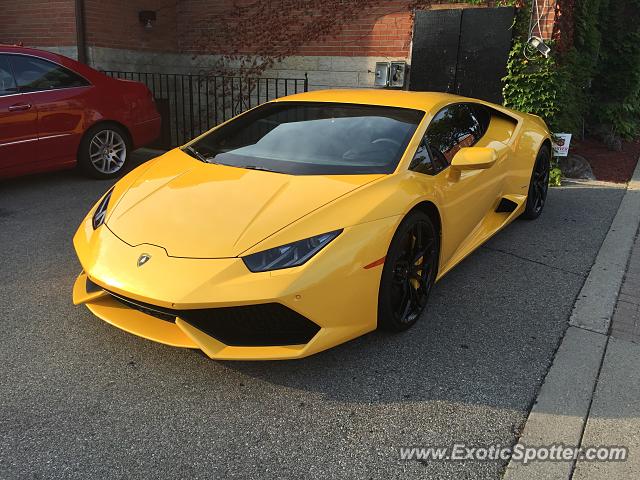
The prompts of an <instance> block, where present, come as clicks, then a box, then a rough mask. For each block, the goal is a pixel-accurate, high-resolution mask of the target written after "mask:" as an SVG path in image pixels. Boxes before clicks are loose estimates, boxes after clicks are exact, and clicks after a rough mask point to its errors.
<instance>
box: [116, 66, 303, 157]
mask: <svg viewBox="0 0 640 480" xmlns="http://www.w3.org/2000/svg"><path fill="white" fill-rule="evenodd" d="M103 73H105V74H107V75H109V76H111V77H114V78H122V79H126V80H135V81H138V82H142V83H144V84H145V85H147V87H149V90H151V93H152V94H153V97H154V99H155V101H156V105H157V107H158V110H159V111H160V115H161V116H162V134H161V138H160V139H159V141H158V142H157V143H156V144H155V146H157V147H161V148H170V147H174V146H176V145H182V144H183V143H185V142H187V141H188V140H190V139H191V138H193V137H196V136H198V135H199V134H201V133H202V132H204V131H206V130H208V129H210V128H212V127H214V126H215V125H218V124H219V123H222V122H224V121H226V120H228V119H230V118H232V117H234V116H235V115H238V114H239V113H241V112H243V111H245V110H247V109H249V108H252V107H254V106H256V105H259V104H261V103H264V102H267V101H269V100H273V99H275V98H279V97H282V96H285V95H291V94H294V93H300V92H306V91H307V90H308V89H309V81H308V79H307V76H306V74H305V78H266V77H261V78H245V77H229V76H218V75H190V74H179V73H157V72H155V73H151V72H124V71H115V70H107V71H104V72H103Z"/></svg>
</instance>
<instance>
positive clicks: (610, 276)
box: [503, 162, 640, 480]
mask: <svg viewBox="0 0 640 480" xmlns="http://www.w3.org/2000/svg"><path fill="white" fill-rule="evenodd" d="M639 225H640V162H638V165H637V166H636V169H635V171H634V174H633V177H632V179H631V181H630V182H629V184H628V185H627V191H626V193H625V195H624V197H623V199H622V201H621V203H620V207H619V208H618V212H617V213H616V216H615V218H614V219H613V222H612V223H611V227H610V228H609V232H608V233H607V236H606V237H605V239H604V242H603V243H602V246H601V247H600V251H599V252H598V255H597V257H596V260H595V263H594V264H593V266H592V267H591V270H590V272H589V276H588V277H587V279H586V281H585V283H584V285H583V287H582V290H581V291H580V294H579V295H578V299H577V300H576V303H575V305H574V308H573V311H572V313H571V317H570V320H569V325H570V326H569V328H568V329H567V332H566V334H565V336H564V338H563V340H562V343H561V344H560V347H559V348H558V351H557V352H556V355H555V357H554V359H553V364H552V365H551V368H550V369H549V372H548V373H547V376H546V377H545V380H544V382H543V384H542V387H541V388H540V392H539V393H538V397H537V398H536V402H535V404H534V406H533V408H532V409H531V412H530V413H529V417H528V418H527V422H526V424H525V426H524V429H523V431H522V434H521V435H520V438H519V439H518V443H521V444H523V445H527V446H536V445H539V446H541V445H552V444H563V445H565V446H578V445H579V444H580V442H581V439H582V435H583V432H584V429H585V424H586V421H587V417H588V415H589V408H590V406H591V402H592V398H593V393H594V390H595V386H596V382H597V380H598V375H599V374H600V369H601V366H602V360H603V358H604V355H605V352H606V346H607V342H608V336H607V334H608V331H609V324H610V322H611V317H612V316H613V311H614V308H615V305H616V302H617V299H618V292H619V290H620V286H621V284H622V280H623V278H624V274H625V271H626V266H627V262H628V260H629V255H630V254H631V250H632V248H633V242H634V239H635V235H636V232H637V230H638V226H639ZM573 468H574V464H573V462H572V461H567V462H534V463H530V464H528V465H523V464H522V463H519V462H510V463H509V465H507V469H506V471H505V474H504V477H503V478H504V479H507V480H516V479H530V478H536V479H554V480H555V479H570V478H571V477H572V474H573Z"/></svg>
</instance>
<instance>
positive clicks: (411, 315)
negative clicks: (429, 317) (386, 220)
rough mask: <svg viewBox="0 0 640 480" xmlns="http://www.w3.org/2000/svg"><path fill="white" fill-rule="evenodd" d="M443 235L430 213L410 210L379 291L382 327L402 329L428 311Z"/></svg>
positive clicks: (387, 261)
mask: <svg viewBox="0 0 640 480" xmlns="http://www.w3.org/2000/svg"><path fill="white" fill-rule="evenodd" d="M439 254H440V240H439V234H438V232H437V230H436V228H435V226H434V225H433V222H432V221H431V218H430V217H429V215H427V214H426V213H424V212H422V211H416V212H413V213H410V214H409V215H408V216H407V217H406V218H405V219H404V220H403V221H402V223H401V224H400V226H399V227H398V229H397V230H396V233H395V235H394V236H393V239H392V240H391V245H390V246H389V251H388V253H387V256H386V259H385V263H384V267H383V269H382V278H381V281H380V291H379V293H378V328H381V329H383V330H388V331H393V332H401V331H403V330H406V329H408V328H410V327H411V326H412V325H413V324H414V323H416V321H417V320H418V318H419V317H420V315H422V313H423V312H424V310H425V307H426V304H427V299H428V298H429V293H430V292H431V288H432V287H433V284H434V283H435V279H436V275H437V273H438V259H439Z"/></svg>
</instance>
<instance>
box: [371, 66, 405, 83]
mask: <svg viewBox="0 0 640 480" xmlns="http://www.w3.org/2000/svg"><path fill="white" fill-rule="evenodd" d="M406 78H407V62H377V63H376V70H375V80H374V85H375V86H376V87H391V88H402V87H404V84H405V81H406Z"/></svg>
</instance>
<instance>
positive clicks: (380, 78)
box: [373, 62, 389, 87]
mask: <svg viewBox="0 0 640 480" xmlns="http://www.w3.org/2000/svg"><path fill="white" fill-rule="evenodd" d="M375 74H376V76H375V80H374V82H373V84H374V85H375V86H376V87H386V86H387V85H389V64H388V63H387V62H377V63H376V71H375Z"/></svg>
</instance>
